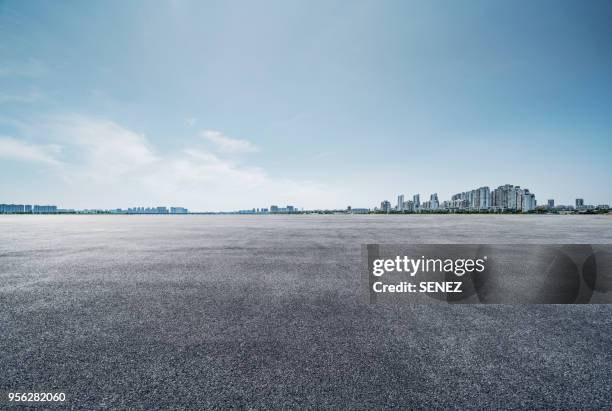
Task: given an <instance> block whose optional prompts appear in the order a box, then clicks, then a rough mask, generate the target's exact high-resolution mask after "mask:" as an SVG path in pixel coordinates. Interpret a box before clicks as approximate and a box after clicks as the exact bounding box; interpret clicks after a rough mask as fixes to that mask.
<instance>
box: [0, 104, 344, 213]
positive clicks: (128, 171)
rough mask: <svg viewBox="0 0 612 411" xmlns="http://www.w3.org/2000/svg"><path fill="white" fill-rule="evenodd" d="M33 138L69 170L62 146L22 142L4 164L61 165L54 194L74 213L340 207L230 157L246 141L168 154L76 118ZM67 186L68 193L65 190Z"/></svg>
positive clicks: (12, 146) (304, 184)
mask: <svg viewBox="0 0 612 411" xmlns="http://www.w3.org/2000/svg"><path fill="white" fill-rule="evenodd" d="M27 133H28V134H32V135H36V136H40V137H39V138H43V137H44V138H45V139H47V140H51V141H53V142H57V143H58V144H61V147H62V150H61V154H62V162H61V163H60V162H59V160H58V156H59V147H58V146H43V145H32V144H26V143H24V142H22V141H20V140H15V139H2V140H0V143H1V146H0V156H5V157H7V156H10V157H12V158H19V159H22V160H28V161H38V162H43V163H47V164H53V165H56V167H54V168H53V169H52V170H53V171H54V173H55V175H56V176H57V177H59V179H58V185H57V186H56V187H54V190H56V191H57V195H58V199H57V202H58V203H61V204H65V205H66V206H70V207H109V208H110V207H128V206H134V205H155V204H158V205H159V204H166V205H172V204H174V205H183V206H187V207H190V208H193V209H196V210H228V209H229V210H231V209H238V208H249V207H266V206H269V205H270V204H273V203H278V204H280V205H285V204H286V203H289V204H294V205H299V206H303V207H315V206H316V205H317V202H318V201H319V200H320V199H321V198H325V199H326V200H329V201H333V200H334V195H333V194H332V193H330V191H329V190H327V189H326V188H325V187H323V186H321V185H319V184H316V183H314V182H310V181H297V180H292V179H289V178H284V177H280V176H273V175H270V174H268V173H267V172H266V171H265V170H264V169H263V168H261V167H257V166H252V165H248V164H245V163H243V162H241V161H238V159H236V158H234V157H231V156H227V155H224V154H223V153H228V150H229V152H230V153H231V154H233V153H236V152H237V151H241V152H244V151H245V146H244V144H243V143H238V144H237V143H235V142H236V141H244V140H234V139H227V138H226V137H224V136H223V135H222V134H221V133H215V134H210V133H208V136H209V137H210V136H211V135H213V136H214V137H213V139H214V138H217V140H218V141H221V140H222V141H223V142H224V144H226V147H225V149H224V150H218V152H211V151H210V150H208V149H206V148H205V147H203V145H199V146H198V145H195V146H191V147H183V148H177V149H176V150H166V151H163V152H162V151H161V150H160V149H156V148H155V147H154V146H153V144H152V143H151V142H150V141H149V140H148V139H147V137H146V136H145V135H144V134H141V133H138V132H135V131H133V130H130V129H128V128H126V127H124V126H122V125H119V124H117V123H115V122H112V121H108V120H104V119H96V118H91V117H83V116H76V115H71V116H63V117H55V118H51V119H48V120H47V121H41V122H37V123H36V125H35V126H34V125H33V126H32V128H31V129H28V131H27ZM219 136H221V140H219V138H218V137H219ZM226 140H229V141H231V143H227V141H226ZM246 143H247V146H246V147H249V148H250V149H252V147H251V146H249V145H248V144H250V143H248V142H246ZM219 144H221V143H219ZM228 144H229V145H228ZM228 147H231V149H228ZM237 147H238V148H237ZM60 184H67V185H66V186H65V187H64V188H63V189H60ZM68 198H69V199H71V200H70V204H66V202H67V201H68V200H66V199H68Z"/></svg>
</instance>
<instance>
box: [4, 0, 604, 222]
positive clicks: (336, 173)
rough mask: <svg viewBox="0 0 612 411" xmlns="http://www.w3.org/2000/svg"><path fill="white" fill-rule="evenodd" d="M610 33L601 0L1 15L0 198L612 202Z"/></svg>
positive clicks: (25, 7)
mask: <svg viewBox="0 0 612 411" xmlns="http://www.w3.org/2000/svg"><path fill="white" fill-rule="evenodd" d="M611 18H612V3H610V2H609V1H600V0H594V1H590V2H586V3H584V2H566V1H561V2H558V1H549V0H544V1H539V2H529V1H519V2H518V3H517V2H514V3H512V4H510V3H508V2H502V1H495V0H494V1H479V0H477V1H473V2H469V3H467V4H459V3H456V2H452V1H445V0H442V1H440V2H428V1H385V2H382V3H381V2H375V1H355V2H352V3H351V6H350V7H347V5H346V2H342V1H314V2H284V1H266V2H263V3H253V2H240V1H239V2H232V3H224V2H222V3H212V2H195V1H193V2H192V1H167V2H163V1H161V2H157V3H155V4H154V5H152V4H150V3H148V2H144V1H133V2H119V1H113V0H110V1H106V2H104V3H97V2H76V3H69V4H68V3H62V2H53V3H50V2H42V1H41V2H39V1H31V2H30V1H29V2H19V1H12V0H7V1H3V2H0V27H1V29H2V36H0V90H1V91H0V111H1V113H2V114H0V187H2V195H3V196H5V197H7V198H10V199H11V202H18V203H21V204H26V203H30V204H31V203H35V202H40V203H52V202H56V201H58V199H60V200H61V202H62V203H65V204H67V205H69V206H70V207H75V208H80V209H84V208H96V207H102V208H113V207H115V206H116V205H117V204H123V205H129V204H143V203H144V204H164V203H167V201H168V199H170V200H172V201H176V202H177V203H178V204H182V205H183V206H185V207H187V208H189V209H194V210H228V209H234V210H237V209H241V208H243V207H245V206H246V205H247V204H270V203H279V204H280V203H284V204H286V203H289V204H299V205H300V206H302V207H304V208H308V209H309V208H317V207H319V208H328V209H335V208H342V207H345V206H346V205H347V204H355V205H364V206H365V205H369V206H370V207H371V206H372V201H373V199H382V198H385V197H386V196H388V195H389V193H394V192H396V190H398V188H402V187H405V188H409V189H410V190H412V191H413V192H419V193H425V192H427V191H428V190H430V188H431V187H435V188H436V192H437V193H438V195H439V197H440V199H447V198H450V197H451V196H452V195H453V194H455V192H454V190H455V187H461V186H463V187H469V186H471V185H472V184H474V185H475V186H484V185H486V184H488V182H491V181H528V182H529V187H530V189H532V190H533V192H535V193H537V194H538V196H540V198H542V199H547V198H555V199H556V200H557V202H558V203H561V204H571V203H572V202H573V201H574V198H575V197H576V196H580V197H584V198H588V199H591V200H590V202H591V203H594V204H598V203H608V202H609V201H610V199H611V198H612V185H610V184H609V182H608V181H607V177H608V175H609V174H610V161H609V157H610V153H611V152H612V139H610V138H609V133H610V130H611V129H612V89H611V87H612V85H611V82H610V81H609V73H610V72H611V71H612V48H610V47H609V41H608V39H609V38H611V37H612V26H611V25H610V24H609V22H610V19H611ZM111 26H112V29H111V28H110V27H111ZM402 190H403V188H402ZM424 200H428V199H427V198H424ZM266 207H267V205H266Z"/></svg>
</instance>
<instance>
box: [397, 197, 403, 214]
mask: <svg viewBox="0 0 612 411" xmlns="http://www.w3.org/2000/svg"><path fill="white" fill-rule="evenodd" d="M397 211H404V195H403V194H400V195H398V196H397Z"/></svg>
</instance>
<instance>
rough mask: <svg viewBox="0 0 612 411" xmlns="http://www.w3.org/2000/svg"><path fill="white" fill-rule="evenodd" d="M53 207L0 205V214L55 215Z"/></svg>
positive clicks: (55, 211)
mask: <svg viewBox="0 0 612 411" xmlns="http://www.w3.org/2000/svg"><path fill="white" fill-rule="evenodd" d="M58 211H61V210H58V209H57V206H54V205H27V204H0V214H55V213H57V212H58Z"/></svg>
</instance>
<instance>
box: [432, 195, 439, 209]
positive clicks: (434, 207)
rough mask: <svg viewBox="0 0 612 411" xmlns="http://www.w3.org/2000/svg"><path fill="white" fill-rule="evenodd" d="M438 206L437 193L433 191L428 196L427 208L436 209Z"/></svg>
mask: <svg viewBox="0 0 612 411" xmlns="http://www.w3.org/2000/svg"><path fill="white" fill-rule="evenodd" d="M439 207H440V202H439V201H438V193H433V194H432V195H431V196H429V208H430V209H432V210H437V209H438V208H439Z"/></svg>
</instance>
